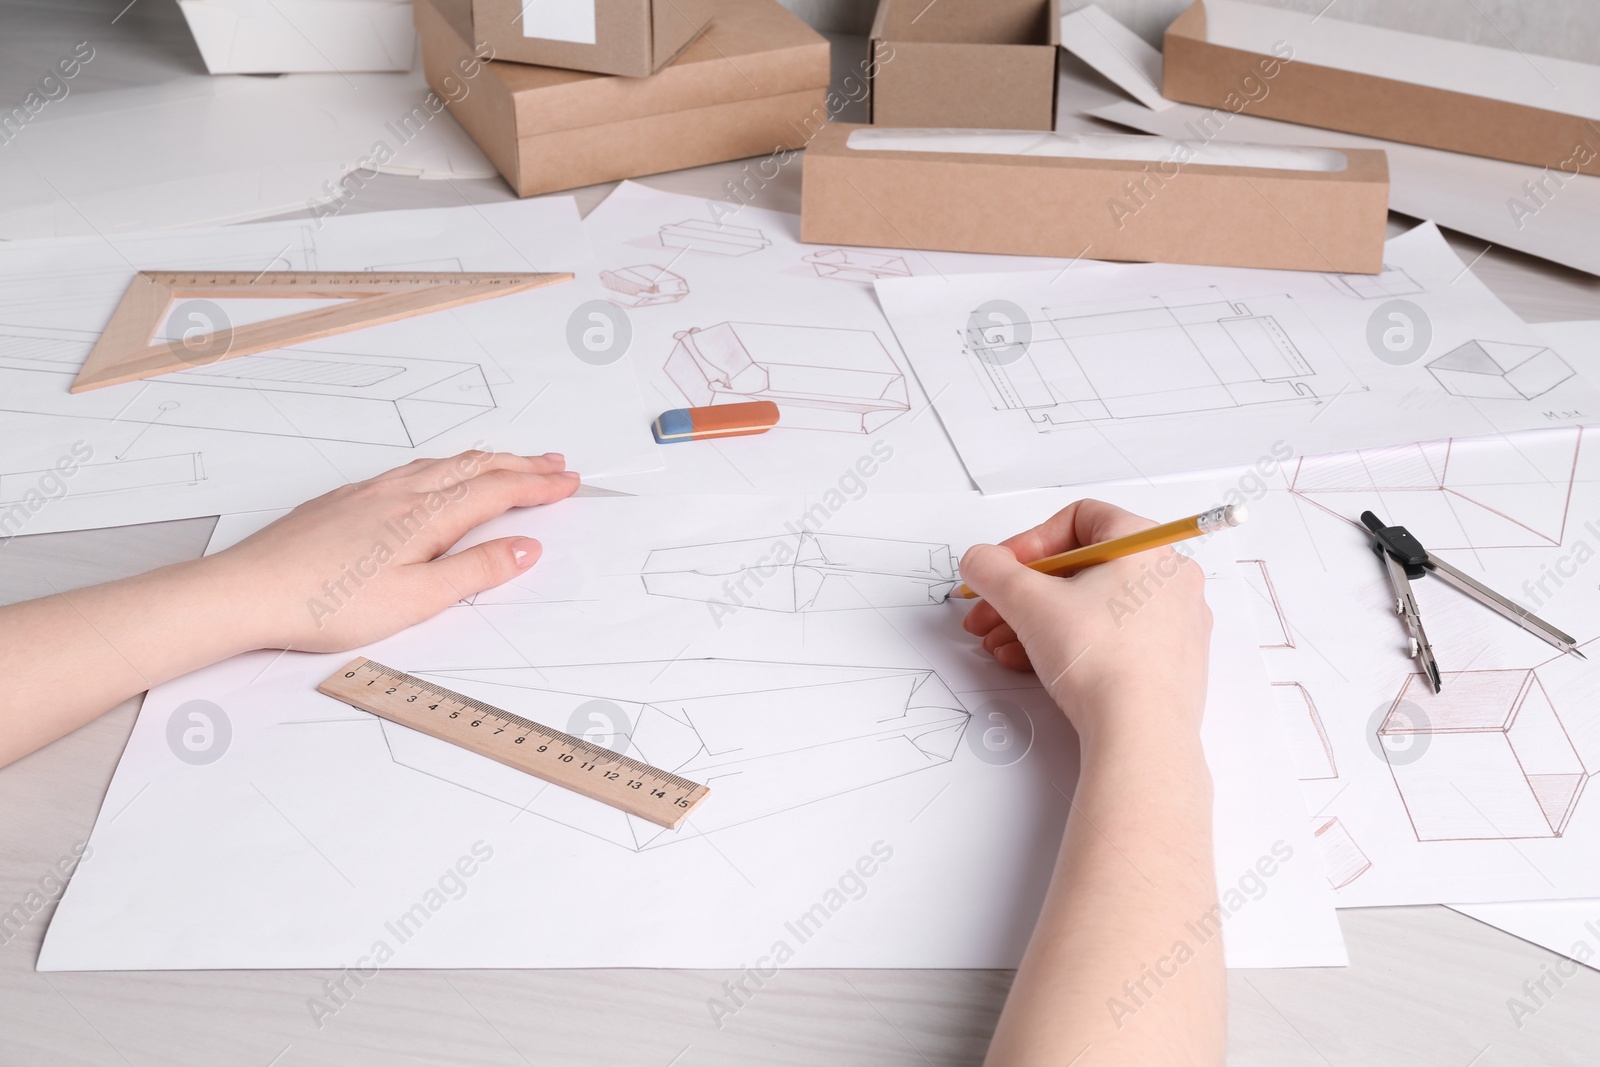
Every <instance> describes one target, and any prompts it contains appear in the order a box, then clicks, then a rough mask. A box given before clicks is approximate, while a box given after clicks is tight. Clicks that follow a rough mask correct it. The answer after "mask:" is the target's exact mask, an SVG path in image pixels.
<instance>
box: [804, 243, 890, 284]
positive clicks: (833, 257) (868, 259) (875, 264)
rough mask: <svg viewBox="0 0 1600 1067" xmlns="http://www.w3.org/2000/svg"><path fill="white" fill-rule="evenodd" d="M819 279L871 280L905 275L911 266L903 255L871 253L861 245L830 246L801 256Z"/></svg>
mask: <svg viewBox="0 0 1600 1067" xmlns="http://www.w3.org/2000/svg"><path fill="white" fill-rule="evenodd" d="M805 261H806V262H807V263H809V264H811V269H812V270H814V271H816V272H817V277H819V278H838V279H839V280H841V281H851V282H871V281H872V280H873V279H874V278H909V277H911V268H910V267H909V266H907V265H906V261H905V257H904V256H892V255H890V254H889V253H887V252H871V251H868V250H867V249H865V248H830V249H828V250H827V251H826V252H813V253H811V254H810V255H809V256H806V257H805Z"/></svg>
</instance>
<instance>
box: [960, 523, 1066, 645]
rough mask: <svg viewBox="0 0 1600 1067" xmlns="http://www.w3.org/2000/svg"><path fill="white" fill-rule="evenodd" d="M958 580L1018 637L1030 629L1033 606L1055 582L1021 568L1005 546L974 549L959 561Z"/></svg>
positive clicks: (1047, 576)
mask: <svg viewBox="0 0 1600 1067" xmlns="http://www.w3.org/2000/svg"><path fill="white" fill-rule="evenodd" d="M961 580H962V581H964V582H966V583H967V585H969V586H971V587H972V591H973V592H975V593H977V594H978V595H979V596H980V597H982V598H983V599H985V600H987V601H988V602H989V603H990V604H992V605H993V606H994V609H995V610H996V611H998V612H999V613H1000V617H1001V618H1003V619H1005V621H1006V622H1008V623H1010V624H1011V628H1012V629H1013V630H1016V631H1017V632H1018V633H1021V632H1022V631H1023V630H1024V629H1027V628H1029V622H1030V620H1031V616H1032V615H1033V614H1034V612H1035V611H1036V610H1037V609H1036V607H1035V605H1037V604H1038V603H1040V601H1041V599H1042V598H1043V597H1044V596H1045V595H1046V594H1047V593H1048V591H1049V589H1050V586H1051V585H1052V584H1053V583H1054V582H1055V579H1054V578H1051V577H1050V576H1049V575H1047V574H1040V573H1039V572H1038V571H1036V570H1033V569H1031V568H1029V567H1025V566H1023V565H1022V564H1021V563H1018V562H1017V557H1016V554H1015V553H1013V552H1012V551H1011V549H1009V548H1006V547H1005V546H1004V545H974V546H973V547H972V548H970V549H968V550H967V554H966V555H965V556H962V557H961Z"/></svg>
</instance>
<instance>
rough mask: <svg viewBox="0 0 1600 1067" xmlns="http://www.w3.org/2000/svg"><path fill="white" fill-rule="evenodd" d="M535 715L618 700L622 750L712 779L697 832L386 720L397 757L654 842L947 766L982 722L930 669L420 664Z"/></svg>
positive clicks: (444, 681) (501, 796) (586, 825)
mask: <svg viewBox="0 0 1600 1067" xmlns="http://www.w3.org/2000/svg"><path fill="white" fill-rule="evenodd" d="M417 673H418V674H419V675H420V676H421V677H424V678H428V679H430V680H432V681H435V682H438V683H439V684H441V685H445V686H448V687H449V688H451V689H454V690H456V691H457V692H461V693H466V694H467V695H469V696H473V697H477V698H478V699H480V700H484V701H487V702H488V703H490V704H493V705H495V706H496V707H499V708H504V709H505V710H507V711H511V712H514V713H515V714H518V715H521V716H523V717H524V718H528V719H532V720H533V721H534V722H539V723H544V724H546V725H550V726H553V727H555V728H556V729H558V730H562V729H566V728H567V727H568V724H569V723H570V722H572V719H573V716H574V713H575V712H578V711H579V709H581V708H584V707H586V706H591V705H592V702H593V701H595V700H605V701H609V702H610V703H611V704H612V705H613V706H614V707H615V709H616V710H615V712H614V713H613V714H612V716H611V717H613V718H616V719H617V721H618V723H619V724H621V723H624V722H625V724H626V733H627V737H626V738H625V739H616V741H615V743H613V744H612V745H610V746H609V747H612V748H613V750H615V751H620V752H622V753H623V754H624V755H628V756H632V757H633V758H635V759H639V760H643V761H646V762H648V763H651V764H653V765H654V766H657V767H660V768H662V769H664V770H671V771H673V772H675V773H677V774H680V775H683V776H684V777H685V778H689V779H691V780H692V781H696V782H701V783H703V784H705V785H708V786H710V788H711V794H710V796H708V797H707V798H706V799H705V800H704V801H702V802H701V804H700V806H699V808H698V809H697V810H696V812H695V817H694V826H693V828H692V829H684V830H680V831H677V832H674V831H671V830H664V829H662V828H661V827H659V826H656V825H654V824H652V823H648V822H645V821H643V820H641V819H636V818H634V817H633V816H631V815H627V814H624V813H623V812H620V811H617V810H616V809H614V808H609V807H606V806H605V805H602V804H596V803H594V802H593V801H590V800H586V799H584V798H583V797H581V796H579V795H577V794H576V793H570V792H567V791H566V790H563V789H544V788H541V787H542V784H543V783H541V782H539V781H538V780H537V779H535V778H532V777H530V776H529V775H526V774H523V773H522V772H520V771H517V770H514V769H512V768H510V767H506V766H504V765H502V764H499V763H495V762H494V761H492V760H489V759H485V758H483V757H482V756H478V755H476V754H474V753H472V752H468V751H466V750H465V749H462V748H458V747H457V746H455V745H451V744H449V743H447V742H444V741H438V740H436V739H434V738H431V737H427V736H425V735H423V734H420V733H417V732H415V731H412V730H406V729H403V728H398V727H395V728H389V726H388V725H387V724H385V731H384V735H385V740H386V745H385V751H386V752H387V753H388V756H389V758H392V759H393V760H394V761H395V762H396V763H398V764H400V765H402V766H406V767H411V768H413V769H415V770H418V771H421V772H424V773H426V774H428V775H430V776H432V777H434V778H436V779H441V780H443V781H444V782H447V783H452V784H453V785H455V786H458V787H460V788H463V789H468V790H471V791H473V792H476V793H480V794H482V795H484V796H488V797H491V798H493V799H495V800H499V801H501V802H503V803H505V804H507V805H510V806H511V808H512V809H514V810H516V809H523V810H526V811H527V813H528V814H529V815H534V816H539V817H542V818H545V819H549V820H551V821H553V822H558V823H562V824H564V825H566V826H569V827H571V828H572V829H573V830H575V831H577V832H581V833H585V834H589V835H590V836H593V837H598V838H600V839H602V840H606V841H610V842H613V843H614V844H617V845H620V846H622V847H624V848H627V849H630V850H635V851H637V850H642V849H646V848H653V847H658V846H662V845H669V844H671V843H673V842H674V841H679V840H685V839H693V838H696V837H698V836H699V835H700V834H701V833H710V832H713V831H715V830H719V829H723V828H725V827H729V826H735V825H738V824H740V823H745V822H749V821H751V820H753V819H760V818H766V817H770V816H775V815H779V814H781V813H783V812H787V811H791V810H793V809H795V808H799V807H802V806H804V805H806V804H812V803H816V802H817V801H821V800H825V799H827V798H829V797H834V796H838V795H840V794H843V793H849V792H852V791H854V790H857V789H862V788H865V787H868V786H872V785H876V784H878V783H881V782H887V781H890V780H892V779H894V778H899V777H901V776H903V775H907V774H915V773H916V772H918V771H923V770H928V769H930V768H934V767H941V766H943V765H945V764H947V763H949V762H950V761H951V760H952V759H954V758H955V756H956V752H957V751H958V749H959V745H960V740H961V734H962V731H963V730H964V729H965V728H966V725H967V720H968V719H969V718H970V716H969V715H968V713H967V711H966V709H965V708H963V707H962V706H961V702H960V701H959V700H957V699H956V697H955V694H954V693H952V692H951V691H950V689H949V688H948V687H947V686H945V684H944V683H943V682H942V681H940V679H939V676H938V675H937V674H935V673H934V672H933V671H931V670H925V669H918V668H902V667H855V666H833V665H821V664H804V663H774V662H766V661H756V660H734V659H718V658H704V659H681V660H672V661H641V662H624V663H591V664H557V665H540V666H538V667H537V668H535V667H527V666H518V667H507V668H488V669H469V670H445V671H437V672H435V671H419V672H417Z"/></svg>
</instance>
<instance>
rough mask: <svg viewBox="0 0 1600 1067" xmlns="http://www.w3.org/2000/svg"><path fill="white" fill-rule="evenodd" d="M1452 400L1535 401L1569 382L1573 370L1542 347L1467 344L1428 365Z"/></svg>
mask: <svg viewBox="0 0 1600 1067" xmlns="http://www.w3.org/2000/svg"><path fill="white" fill-rule="evenodd" d="M1428 370H1430V371H1432V372H1433V376H1434V378H1435V379H1436V380H1437V381H1438V382H1439V384H1440V385H1441V386H1443V387H1444V391H1445V392H1447V393H1450V394H1451V395H1453V396H1462V397H1474V398H1478V399H1484V400H1532V399H1533V398H1534V397H1536V396H1543V395H1544V394H1545V393H1548V392H1549V391H1550V390H1552V389H1554V388H1555V387H1556V386H1558V385H1560V384H1561V383H1562V382H1564V381H1566V380H1567V379H1568V378H1570V377H1572V376H1573V373H1574V372H1573V369H1572V368H1571V367H1569V366H1567V362H1566V360H1564V359H1562V358H1561V357H1560V356H1558V355H1556V354H1555V352H1553V351H1551V350H1550V349H1548V348H1545V347H1544V346H1543V345H1516V344H1511V343H1509V342H1506V341H1468V342H1467V343H1466V344H1464V345H1461V346H1460V347H1458V348H1452V349H1451V350H1450V351H1448V352H1446V353H1445V354H1444V355H1442V356H1440V357H1439V358H1438V359H1436V360H1433V361H1432V362H1430V363H1429V364H1428Z"/></svg>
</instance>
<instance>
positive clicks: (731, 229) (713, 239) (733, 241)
mask: <svg viewBox="0 0 1600 1067" xmlns="http://www.w3.org/2000/svg"><path fill="white" fill-rule="evenodd" d="M660 234H661V243H662V245H664V246H665V247H667V248H684V249H687V250H688V251H690V252H701V253H704V254H705V255H708V256H748V255H749V254H750V253H751V252H759V251H761V250H762V249H763V248H766V247H767V246H768V245H770V244H771V243H772V241H771V240H769V239H768V237H767V235H766V234H764V233H762V232H761V231H760V230H758V229H756V228H755V227H754V226H735V225H733V224H732V223H727V222H723V223H716V222H712V221H710V220H709V219H688V220H686V221H684V222H670V223H668V224H667V225H665V226H663V227H661V230H660Z"/></svg>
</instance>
